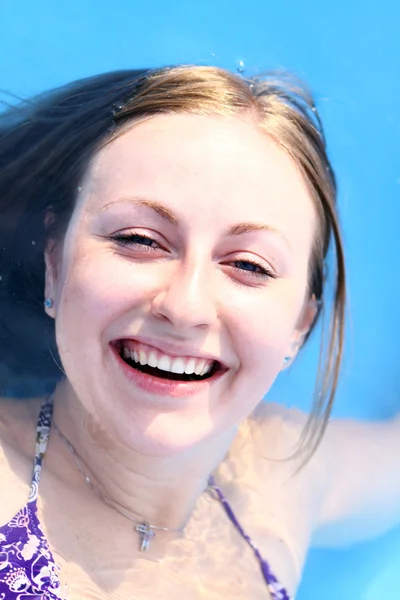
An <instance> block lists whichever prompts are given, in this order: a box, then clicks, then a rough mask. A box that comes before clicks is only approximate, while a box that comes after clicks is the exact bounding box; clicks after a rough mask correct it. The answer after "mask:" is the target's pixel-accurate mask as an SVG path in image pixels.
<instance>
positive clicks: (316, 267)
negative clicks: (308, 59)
mask: <svg viewBox="0 0 400 600" xmlns="http://www.w3.org/2000/svg"><path fill="white" fill-rule="evenodd" d="M182 113H185V114H196V115H228V116H235V115H238V116H243V115H245V114H246V115H248V116H250V117H252V118H253V120H254V122H255V123H256V124H257V125H258V126H259V127H260V129H261V130H262V131H264V132H265V133H266V134H268V135H269V136H270V137H271V138H272V139H273V140H274V141H275V143H276V144H278V145H279V146H280V147H281V148H283V149H284V151H285V152H287V153H288V154H289V156H290V157H291V158H292V160H293V161H294V163H295V164H296V165H297V167H298V168H299V170H300V171H301V173H302V174H303V177H304V181H305V183H306V185H307V186H308V188H309V191H310V194H311V196H312V198H313V200H314V203H315V207H316V212H317V217H318V227H317V231H316V234H315V240H314V245H313V250H312V255H311V257H310V266H309V281H308V293H309V294H310V296H311V295H314V296H315V298H316V299H317V300H318V301H320V307H321V306H322V307H323V305H324V304H323V301H324V287H325V273H324V268H325V259H326V257H327V254H328V250H329V248H330V245H331V241H332V239H333V241H334V250H335V252H334V256H335V259H334V260H335V268H334V273H333V279H334V281H333V304H332V313H331V318H330V327H329V329H330V331H329V339H328V342H327V344H325V343H321V355H320V362H319V367H318V373H317V381H316V387H315V398H314V404H313V408H312V411H311V413H310V418H309V421H308V423H307V426H306V428H305V431H304V433H303V436H302V447H303V448H307V452H308V456H309V455H311V453H312V452H313V450H314V449H315V448H316V447H317V444H318V442H319V441H320V439H321V437H322V435H323V432H324V429H325V427H326V424H327V422H328V419H329V415H330V412H331V409H332V405H333V401H334V395H335V391H336V387H337V382H338V375H339V369H340V362H341V356H342V349H343V336H344V310H345V295H346V284H345V264H344V256H343V247H342V241H341V235H340V230H339V225H338V216H337V208H336V183H335V177H334V173H333V170H332V168H331V165H330V162H329V159H328V156H327V152H326V142H325V137H324V132H323V129H322V125H321V122H320V119H319V116H318V113H317V110H316V108H315V105H314V101H313V98H312V96H311V94H310V93H309V92H308V90H307V89H306V87H305V86H304V85H303V84H301V83H300V82H298V81H296V80H294V79H293V78H290V77H288V76H286V75H285V76H277V75H276V74H274V73H267V74H263V75H260V76H257V77H254V78H244V77H242V76H240V75H236V74H233V73H231V72H229V71H226V70H223V69H219V68H215V67H200V66H178V67H172V68H171V67H166V68H161V69H151V70H150V69H149V70H125V71H116V72H111V73H106V74H102V75H98V76H95V77H90V78H87V79H83V80H79V81H76V82H73V83H72V84H69V85H67V86H65V87H62V88H59V89H56V90H53V91H51V92H48V93H46V94H44V95H41V96H38V97H36V98H34V99H32V100H31V101H28V102H22V103H20V104H18V105H17V106H13V107H10V108H9V109H8V110H7V111H5V112H3V114H1V115H0V190H1V196H0V277H1V280H0V307H1V313H0V366H1V365H2V368H3V369H5V370H6V371H7V373H8V374H10V373H11V374H14V377H15V382H14V385H17V386H18V382H20V381H23V380H24V378H25V380H27V381H29V380H30V379H34V380H35V381H36V382H37V383H38V385H39V387H40V385H43V386H44V387H46V386H47V387H48V388H51V387H54V384H55V382H56V380H57V378H59V377H60V376H61V375H62V373H61V372H60V370H59V368H58V367H57V366H56V362H58V361H57V348H56V344H55V336H54V324H53V321H52V320H51V319H49V317H47V316H46V314H45V313H44V310H43V294H44V274H45V266H44V252H45V248H46V246H47V244H48V242H49V240H53V241H55V242H57V241H60V240H62V238H63V235H64V233H65V231H66V229H67V226H68V223H69V220H70V218H71V215H72V213H73V210H74V207H75V202H76V196H77V188H78V186H79V184H80V182H81V181H82V179H83V177H84V174H85V172H86V170H87V168H88V166H89V164H90V162H91V159H92V158H93V155H94V154H95V153H96V151H97V150H98V149H99V148H101V147H102V146H103V145H104V144H107V143H109V141H110V140H112V139H113V138H115V137H116V136H118V135H120V133H121V132H123V131H125V130H126V128H127V127H129V124H130V123H132V124H133V123H135V121H137V120H139V119H143V118H151V117H152V116H155V115H160V114H182ZM49 214H50V215H51V216H52V218H51V219H50V220H49V219H47V220H46V215H49ZM45 221H46V224H45ZM320 312H321V310H320V309H319V310H318V314H317V318H316V319H315V322H314V325H313V327H314V326H315V323H316V321H317V319H318V317H319V314H320ZM53 359H55V360H53ZM0 379H1V372H0ZM3 379H5V377H3ZM40 382H41V383H40ZM3 387H4V385H3ZM38 390H39V388H38ZM7 392H9V390H7V389H1V383H0V393H3V394H5V393H7ZM22 394H23V392H21V395H22Z"/></svg>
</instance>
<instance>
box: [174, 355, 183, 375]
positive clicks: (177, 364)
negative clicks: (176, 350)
mask: <svg viewBox="0 0 400 600" xmlns="http://www.w3.org/2000/svg"><path fill="white" fill-rule="evenodd" d="M185 366H186V365H185V361H184V359H183V358H180V357H178V358H174V360H173V361H172V364H171V371H172V373H180V374H182V373H184V372H185Z"/></svg>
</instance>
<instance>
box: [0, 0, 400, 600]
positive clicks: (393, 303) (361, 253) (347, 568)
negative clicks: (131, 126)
mask: <svg viewBox="0 0 400 600" xmlns="http://www.w3.org/2000/svg"><path fill="white" fill-rule="evenodd" d="M146 6H147V8H146ZM399 17H400V8H399V5H398V4H397V3H396V2H395V1H394V0H393V1H388V0H381V1H380V2H377V1H376V0H374V1H371V0H362V1H360V0H350V1H345V0H336V1H335V2H333V1H331V2H329V3H328V2H325V3H323V2H321V1H316V0H315V1H314V0H313V1H312V0H303V1H302V2H298V1H296V0H292V2H290V1H288V0H286V1H284V0H281V2H268V1H267V0H259V1H254V0H247V1H246V2H243V3H240V2H235V1H234V0H229V1H227V0H223V1H218V0H214V1H211V0H199V2H198V3H194V2H189V1H186V2H185V1H183V0H179V1H178V0H175V1H171V2H160V1H159V0H153V1H152V2H149V3H144V2H141V3H135V2H133V1H132V0H125V1H123V0H114V1H113V2H112V3H111V2H104V1H103V2H102V1H101V0H68V2H54V0H51V1H50V0H36V2H31V1H28V0H15V1H13V2H6V1H5V0H0V56H1V57H2V58H1V60H0V88H2V89H3V90H4V89H5V90H8V91H11V92H14V93H16V94H19V95H22V96H28V95H31V94H33V93H35V92H38V91H41V90H43V89H44V88H47V87H51V86H54V85H58V84H62V83H64V82H66V81H68V80H70V79H75V78H78V77H82V76H85V75H90V74H93V73H96V72H100V71H106V70H111V69H120V68H130V67H142V66H156V65H160V64H172V63H202V64H214V65H219V66H222V67H227V68H230V69H235V68H237V67H239V66H240V65H242V66H243V65H244V68H245V69H246V71H245V72H246V73H249V74H253V73H257V72H259V71H261V70H264V69H266V68H271V67H285V68H289V69H292V70H294V71H295V72H297V73H298V74H299V75H300V76H302V77H304V78H306V79H307V80H308V81H309V82H310V84H311V86H312V89H313V90H314V92H315V94H316V97H317V101H318V105H319V108H320V111H321V114H322V117H323V120H324V123H325V129H326V133H327V137H328V141H329V147H330V154H331V157H332V159H333V162H334V165H335V168H336V171H337V174H338V180H339V189H340V210H341V219H342V224H343V228H344V233H345V246H346V253H347V263H348V272H349V287H350V302H349V323H350V327H349V333H348V338H347V342H346V352H345V362H344V369H343V378H342V382H341V385H340V389H339V393H338V398H337V404H336V407H335V415H337V416H342V415H346V416H353V417H357V418H365V419H372V418H374V419H380V418H386V417H389V416H391V415H393V414H394V413H395V412H396V411H397V410H398V408H399V404H400V400H399V399H400V393H399V392H400V383H399V378H398V365H397V360H398V359H397V357H398V335H399V332H400V312H399V311H398V305H399V300H400V286H399V279H398V277H397V269H396V267H397V264H396V259H397V257H399V256H400V236H399V235H398V229H399V227H398V223H399V222H400V200H399V194H400V157H399V147H400V144H399V138H400V117H399V97H400V77H399V56H400V36H399V34H398V24H399ZM316 349H317V341H316V340H314V341H312V342H311V344H310V346H309V348H308V349H307V350H306V352H305V353H304V355H303V356H302V357H301V359H300V360H299V362H298V364H297V365H295V367H294V368H293V369H292V370H291V371H290V372H289V373H287V374H285V375H284V376H283V377H282V378H281V379H280V380H278V382H277V384H276V385H275V386H274V388H273V390H272V391H271V393H270V396H271V398H273V399H277V400H278V401H282V402H288V403H290V404H297V405H298V406H300V407H302V408H305V409H307V408H308V406H309V398H310V395H311V389H312V367H313V365H314V363H315V356H316ZM399 588H400V531H399V530H397V531H393V532H390V533H389V534H387V535H386V536H385V537H383V538H380V539H379V540H375V541H372V542H368V543H365V544H362V545H358V546H355V547H353V548H351V549H347V550H339V551H327V550H313V551H311V553H310V555H309V559H308V562H307V565H306V570H305V574H304V580H303V583H302V586H301V589H300V592H299V594H298V600H317V599H318V600H321V599H323V600H350V599H352V600H354V599H357V600H378V599H379V600H381V599H382V598H389V597H390V598H396V597H397V596H398V595H399V594H397V592H396V590H397V589H399Z"/></svg>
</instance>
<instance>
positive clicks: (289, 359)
mask: <svg viewBox="0 0 400 600" xmlns="http://www.w3.org/2000/svg"><path fill="white" fill-rule="evenodd" d="M291 358H292V357H291V356H285V358H284V359H283V362H284V363H285V365H287V364H288V362H290V361H291Z"/></svg>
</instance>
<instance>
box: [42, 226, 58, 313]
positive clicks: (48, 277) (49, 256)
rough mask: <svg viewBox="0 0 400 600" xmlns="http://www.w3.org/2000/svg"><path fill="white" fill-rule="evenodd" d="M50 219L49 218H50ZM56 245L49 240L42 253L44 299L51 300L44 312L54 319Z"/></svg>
mask: <svg viewBox="0 0 400 600" xmlns="http://www.w3.org/2000/svg"><path fill="white" fill-rule="evenodd" d="M48 218H49V215H46V225H48V222H47V219H48ZM50 218H51V217H50ZM57 254H58V252H57V245H56V243H55V241H54V240H52V239H50V240H48V242H47V245H46V249H45V252H44V262H45V287H44V297H45V298H50V299H51V300H53V303H52V306H51V307H47V306H45V309H44V310H45V312H46V313H47V314H48V315H49V317H52V318H53V319H54V317H55V308H56V301H55V300H56V292H57V277H58V260H57Z"/></svg>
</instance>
